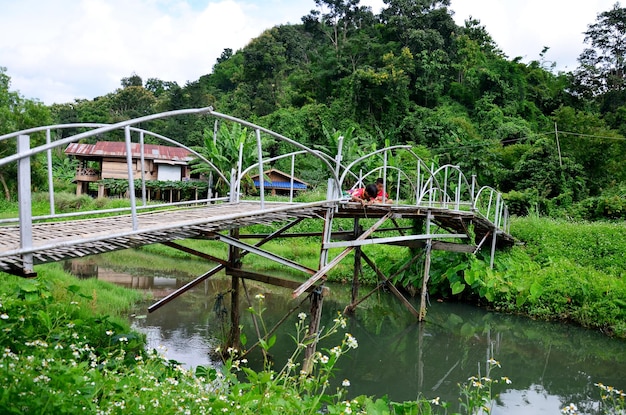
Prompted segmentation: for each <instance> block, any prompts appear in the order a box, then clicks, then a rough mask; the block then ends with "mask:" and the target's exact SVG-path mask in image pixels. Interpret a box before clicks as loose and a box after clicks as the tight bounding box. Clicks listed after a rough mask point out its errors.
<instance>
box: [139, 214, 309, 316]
mask: <svg viewBox="0 0 626 415" xmlns="http://www.w3.org/2000/svg"><path fill="white" fill-rule="evenodd" d="M302 220H304V218H297V219H294V220H293V221H291V222H289V223H287V224H286V225H285V226H283V227H282V228H280V229H277V230H276V231H274V232H272V233H271V234H269V235H268V236H266V237H265V238H263V239H261V240H260V241H259V242H257V243H256V244H255V245H254V246H256V247H259V246H261V245H263V244H265V243H267V242H269V241H271V240H272V239H274V238H277V237H279V236H280V235H281V234H282V233H284V232H286V231H288V230H289V229H291V228H293V227H294V226H296V225H297V224H298V223H300V222H302ZM170 246H171V245H170ZM247 253H248V252H242V253H241V256H242V257H243V256H244V255H246V254H247ZM222 261H223V260H222ZM222 261H218V262H220V264H219V265H218V266H216V267H214V268H212V269H210V270H209V271H207V272H205V273H204V274H202V275H200V276H199V277H196V278H195V279H194V280H192V281H189V282H188V283H187V284H185V285H183V286H182V287H180V288H179V289H177V290H176V291H174V292H172V293H170V294H168V295H167V296H165V297H163V298H161V299H160V300H159V301H157V302H156V303H154V304H152V305H151V306H150V307H148V312H149V313H152V312H153V311H155V310H158V309H159V308H161V307H162V306H164V305H165V304H167V303H169V302H170V301H172V300H173V299H174V298H176V297H178V296H179V295H181V294H182V293H184V292H186V291H189V290H190V289H192V288H193V287H195V286H196V285H198V284H200V283H201V282H202V281H204V280H206V279H208V278H210V277H212V276H213V275H215V274H217V273H218V272H220V271H222V270H224V269H226V268H227V266H226V265H224V264H223V263H222Z"/></svg>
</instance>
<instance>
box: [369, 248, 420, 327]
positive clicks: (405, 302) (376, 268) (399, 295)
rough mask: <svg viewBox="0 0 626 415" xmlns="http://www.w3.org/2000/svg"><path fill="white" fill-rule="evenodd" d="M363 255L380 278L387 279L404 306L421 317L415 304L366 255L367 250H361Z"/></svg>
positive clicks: (388, 284) (388, 285)
mask: <svg viewBox="0 0 626 415" xmlns="http://www.w3.org/2000/svg"><path fill="white" fill-rule="evenodd" d="M361 257H362V258H363V259H364V260H365V262H367V264H368V265H369V266H370V267H371V268H372V269H373V270H374V272H375V273H376V275H378V278H380V279H381V280H383V281H385V282H386V283H387V287H389V290H391V292H392V293H393V294H394V295H395V296H396V297H398V299H399V300H400V301H402V303H403V304H404V306H405V307H406V308H407V309H408V310H409V311H410V312H411V314H413V315H414V316H415V317H416V318H419V316H420V314H419V313H418V312H417V310H416V309H415V308H414V307H413V305H412V304H411V303H410V302H409V300H407V299H406V298H405V297H404V296H403V295H402V293H401V292H400V291H398V289H397V288H396V286H395V285H393V284H392V283H391V282H390V281H389V279H388V278H387V277H386V276H385V274H383V273H382V271H381V270H380V269H378V267H377V266H376V264H375V263H374V261H372V260H371V259H370V258H369V257H368V256H367V255H365V252H361Z"/></svg>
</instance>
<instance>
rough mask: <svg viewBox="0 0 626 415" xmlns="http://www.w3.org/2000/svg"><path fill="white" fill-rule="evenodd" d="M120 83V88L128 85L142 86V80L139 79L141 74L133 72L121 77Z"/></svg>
mask: <svg viewBox="0 0 626 415" xmlns="http://www.w3.org/2000/svg"><path fill="white" fill-rule="evenodd" d="M121 84H122V88H128V87H129V86H143V80H142V79H141V76H139V75H137V74H136V73H135V72H133V73H132V74H131V75H130V76H129V77H127V78H122V80H121Z"/></svg>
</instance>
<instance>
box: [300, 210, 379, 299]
mask: <svg viewBox="0 0 626 415" xmlns="http://www.w3.org/2000/svg"><path fill="white" fill-rule="evenodd" d="M390 217H391V212H388V213H387V214H386V215H385V216H383V217H382V218H380V219H379V220H378V221H377V222H376V223H375V224H374V225H372V227H371V228H369V229H368V230H366V231H365V232H363V233H362V234H361V236H359V237H358V238H357V239H356V240H355V241H361V240H364V239H366V238H368V237H369V236H370V235H371V234H372V233H374V231H375V230H376V229H378V228H380V226H381V225H382V224H383V223H385V221H386V220H387V219H389V218H390ZM354 248H355V246H349V247H347V248H346V249H344V250H343V251H342V252H341V253H340V254H339V255H337V256H336V257H335V258H333V260H332V261H330V262H329V263H328V264H326V265H325V266H323V267H321V268H320V270H319V271H317V272H316V273H315V274H314V275H313V276H312V277H311V278H309V279H308V280H306V281H305V282H304V283H303V284H302V285H301V286H300V287H298V289H296V290H294V292H293V293H292V294H291V295H292V297H293V298H297V297H299V296H300V295H301V294H302V293H303V292H305V291H306V290H307V288H309V287H310V286H312V285H313V284H315V282H317V281H318V280H319V279H320V278H322V276H324V275H326V274H327V273H328V271H330V270H331V269H333V268H334V267H335V266H336V265H337V264H338V263H339V262H340V261H341V260H342V259H344V258H345V257H346V256H347V255H348V254H349V253H350V252H352V250H353V249H354Z"/></svg>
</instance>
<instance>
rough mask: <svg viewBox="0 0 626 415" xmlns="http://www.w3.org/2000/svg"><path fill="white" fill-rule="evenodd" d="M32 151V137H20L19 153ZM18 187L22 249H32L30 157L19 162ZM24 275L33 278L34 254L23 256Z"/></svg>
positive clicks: (18, 138) (18, 142) (18, 140)
mask: <svg viewBox="0 0 626 415" xmlns="http://www.w3.org/2000/svg"><path fill="white" fill-rule="evenodd" d="M28 150H30V137H29V136H28V135H20V136H18V137H17V153H18V154H20V153H22V152H25V151H28ZM17 187H18V193H17V197H18V201H19V209H20V211H19V216H20V248H21V249H30V248H32V247H33V212H32V203H31V191H30V157H25V158H23V159H19V160H18V161H17ZM21 271H22V275H23V276H33V275H34V271H33V254H22V270H21Z"/></svg>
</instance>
